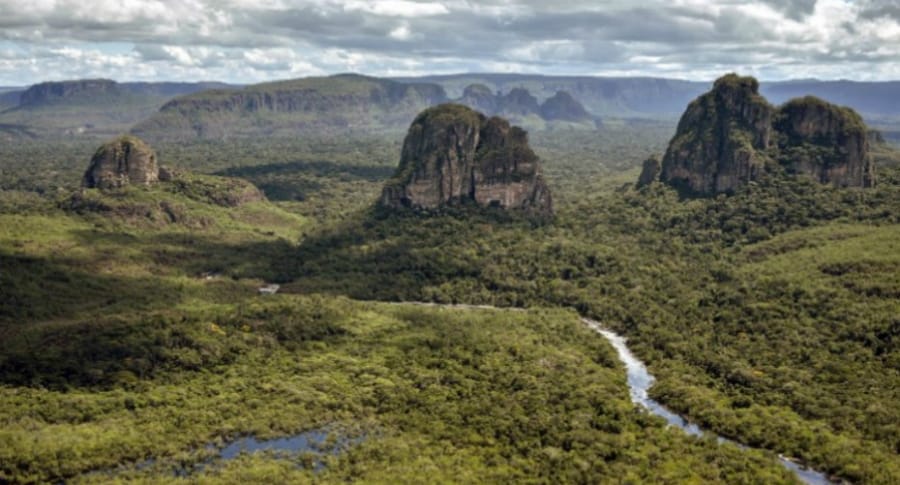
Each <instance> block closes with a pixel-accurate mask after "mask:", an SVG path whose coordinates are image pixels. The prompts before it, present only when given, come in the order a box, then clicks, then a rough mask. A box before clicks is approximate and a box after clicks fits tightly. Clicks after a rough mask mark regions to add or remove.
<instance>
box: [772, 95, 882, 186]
mask: <svg viewBox="0 0 900 485" xmlns="http://www.w3.org/2000/svg"><path fill="white" fill-rule="evenodd" d="M775 130H776V131H777V132H778V134H779V137H778V148H779V151H780V155H779V161H780V162H781V163H782V165H784V166H785V167H786V168H787V169H788V170H789V171H791V172H795V173H806V174H809V175H810V176H812V177H813V178H814V179H816V180H818V181H819V182H822V183H831V184H834V185H837V186H840V187H870V186H872V185H873V184H874V183H875V167H874V164H873V163H872V159H871V157H870V156H869V131H868V129H867V128H866V125H865V123H863V120H862V118H861V117H860V116H859V115H858V114H857V113H856V112H855V111H853V110H852V109H850V108H844V107H841V106H836V105H833V104H830V103H827V102H825V101H823V100H821V99H819V98H816V97H813V96H807V97H805V98H798V99H793V100H791V101H788V102H787V103H785V104H784V105H783V106H781V108H779V110H778V113H777V115H776V116H775Z"/></svg>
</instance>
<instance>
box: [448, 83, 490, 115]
mask: <svg viewBox="0 0 900 485" xmlns="http://www.w3.org/2000/svg"><path fill="white" fill-rule="evenodd" d="M456 102H457V103H459V104H464V105H466V106H468V107H470V108H472V109H474V110H475V111H480V112H482V113H486V114H489V115H490V114H495V113H497V109H498V106H497V105H498V97H497V95H495V94H494V93H493V91H491V88H489V87H487V86H485V85H484V84H471V85H469V86H466V89H465V90H463V95H462V97H461V98H459V100H457V101H456Z"/></svg>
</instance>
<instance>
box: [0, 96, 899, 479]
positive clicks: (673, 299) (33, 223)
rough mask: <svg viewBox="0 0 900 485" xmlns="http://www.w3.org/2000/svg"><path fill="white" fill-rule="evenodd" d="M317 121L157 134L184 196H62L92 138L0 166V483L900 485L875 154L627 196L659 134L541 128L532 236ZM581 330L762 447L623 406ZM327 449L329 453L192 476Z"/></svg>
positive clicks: (392, 145) (383, 145)
mask: <svg viewBox="0 0 900 485" xmlns="http://www.w3.org/2000/svg"><path fill="white" fill-rule="evenodd" d="M468 81H469V80H468V79H467V80H466V82H468ZM707 87H708V85H706V86H705V88H707ZM448 92H449V90H448ZM763 92H765V90H763ZM698 94H699V93H698ZM190 96H195V95H190ZM187 99H188V100H189V99H191V98H190V97H189V98H187ZM585 106H589V104H588V103H585ZM683 109H684V106H681V108H679V111H680V110H683ZM412 111H413V110H412V108H411V109H410V112H412ZM378 113H379V116H381V114H384V115H385V116H387V115H394V114H396V113H393V112H389V111H379V112H378ZM412 114H413V115H414V114H415V113H412ZM228 116H231V114H229V115H228ZM242 116H243V115H242ZM411 121H412V117H411V116H410V118H409V119H407V120H406V125H407V126H408V122H411ZM267 122H268V121H267ZM240 123H243V121H240ZM379 123H380V122H379ZM248 126H249V125H248ZM254 126H257V125H254ZM328 126H329V128H328V129H327V130H324V131H317V130H312V132H303V131H301V133H304V135H303V136H282V135H283V134H279V133H273V134H271V135H270V136H265V137H248V138H242V137H229V138H227V139H218V138H212V139H208V138H203V137H191V138H190V139H166V138H165V137H160V139H153V137H148V138H147V140H148V141H149V146H150V147H152V149H153V150H154V151H155V154H156V156H157V158H158V161H159V164H160V166H166V167H170V168H174V169H175V172H176V173H177V174H179V175H178V177H177V178H175V179H174V180H170V181H159V182H153V183H152V184H148V185H146V186H145V185H142V184H135V183H133V182H132V183H130V184H128V185H126V186H124V187H121V188H118V189H115V190H109V191H103V190H100V189H95V188H82V187H81V183H82V179H83V178H84V175H85V171H86V169H87V168H88V165H89V162H90V161H91V159H92V157H93V156H95V154H96V152H98V146H100V145H101V144H102V143H104V142H106V141H107V139H106V138H99V139H95V138H90V137H83V138H77V137H76V138H72V137H63V138H60V139H31V138H16V141H15V142H14V143H5V144H4V145H3V146H2V150H0V263H2V268H3V270H2V272H0V335H2V339H0V342H2V343H0V396H2V398H0V402H2V405H0V422H2V423H3V426H2V429H0V464H2V465H0V481H3V480H6V481H9V482H12V483H42V482H56V481H66V482H67V483H104V482H108V481H111V480H120V481H134V482H137V483H150V482H153V483H155V482H159V481H171V482H178V481H185V482H187V481H196V482H200V483H222V482H235V481H247V482H273V481H274V482H288V481H293V482H321V483H333V482H347V481H358V482H367V483H388V482H391V483H397V482H416V481H422V480H428V481H435V482H454V483H461V482H462V483H479V482H510V481H515V482H518V481H525V482H534V483H560V482H594V481H600V482H603V481H619V482H622V483H666V482H673V483H685V482H687V483H691V482H694V483H796V482H797V480H798V478H797V476H796V475H794V474H793V473H791V472H789V471H788V470H786V469H785V468H783V467H782V466H781V465H780V464H779V463H778V460H777V455H778V454H781V455H785V456H790V457H795V458H797V459H799V460H801V461H802V462H804V463H808V464H810V465H811V466H812V467H813V468H815V469H816V470H819V471H821V472H823V473H825V474H827V475H829V476H834V477H837V478H838V479H839V480H845V481H847V482H851V483H876V484H877V483H891V482H893V481H896V480H898V479H900V461H898V460H897V453H898V451H900V441H898V438H897V437H898V436H900V427H898V426H900V414H898V413H900V411H898V409H897V406H896V405H895V404H896V402H897V401H898V399H900V395H898V394H897V392H898V389H900V348H898V345H900V339H898V337H897V332H898V328H897V325H898V322H897V320H896V319H897V315H898V314H900V308H898V301H900V280H898V274H900V271H898V268H900V259H898V257H900V248H898V247H897V244H898V242H897V241H898V240H900V238H898V236H900V232H898V227H900V225H898V223H900V220H898V217H900V155H898V154H897V152H896V151H895V150H894V148H893V147H892V146H891V145H890V144H889V143H884V144H873V145H872V154H873V155H874V156H875V157H876V162H875V163H876V165H877V166H876V169H875V170H876V176H877V182H876V183H875V185H874V187H870V188H865V189H863V188H858V187H836V186H833V185H832V184H829V183H818V182H817V181H815V180H812V179H811V178H807V177H802V176H785V175H784V174H783V173H780V172H777V171H776V172H772V173H767V174H766V175H765V176H763V175H760V176H759V177H758V178H754V179H753V180H752V181H749V182H752V183H749V182H748V183H742V184H738V185H735V186H734V187H731V188H730V189H731V190H730V193H729V194H727V195H726V194H717V195H711V196H708V197H686V196H685V195H684V194H683V193H679V191H678V190H677V189H676V188H674V187H671V186H669V185H667V184H666V183H663V182H662V181H653V182H651V183H649V184H648V185H647V186H645V187H642V188H640V189H638V188H636V187H635V182H636V181H637V180H638V176H639V174H640V172H641V165H642V163H643V161H644V160H646V159H647V158H648V157H650V156H651V155H656V156H658V157H660V158H663V157H662V155H663V154H664V153H665V152H666V151H667V147H668V145H669V142H670V139H671V138H672V137H673V135H674V134H675V133H676V126H675V123H674V120H659V119H656V120H653V119H644V120H641V121H640V122H638V121H634V120H631V121H629V120H624V119H613V120H606V121H605V122H603V123H600V124H599V125H598V126H590V127H584V126H572V125H563V124H558V125H553V126H544V127H543V129H537V130H533V131H531V132H530V133H529V134H528V139H527V141H528V144H529V145H530V149H531V150H533V153H534V155H535V156H536V157H537V158H539V159H540V171H541V174H542V177H543V179H544V180H545V182H546V187H547V188H548V189H549V190H550V191H551V192H552V200H553V217H552V218H551V219H547V220H542V219H535V218H533V217H530V216H529V214H527V213H518V212H516V211H507V210H504V209H503V208H502V207H496V206H494V207H492V206H491V204H484V205H486V206H487V207H475V206H473V205H472V204H469V203H461V204H457V205H454V204H450V205H448V206H446V207H445V206H441V207H440V208H434V209H433V210H429V211H427V212H426V213H422V212H417V211H415V210H411V211H405V210H393V209H391V208H389V207H383V206H379V205H378V204H377V201H378V200H379V199H380V197H381V195H382V191H383V190H384V187H385V185H386V184H387V183H388V182H389V180H391V179H392V178H394V177H395V175H396V171H397V170H398V166H399V162H400V160H401V158H402V151H403V146H404V131H403V130H405V129H406V127H407V126H404V127H403V128H402V129H400V130H398V129H396V128H395V127H391V126H389V128H390V129H385V130H380V131H375V132H369V131H361V132H352V133H351V134H350V135H342V134H341V133H342V132H341V131H339V130H338V131H333V130H332V128H333V127H332V125H328ZM282 129H284V130H287V128H285V126H281V127H280V128H279V130H282ZM138 133H140V132H139V131H138ZM504 140H505V138H504ZM889 141H890V138H888V142H889ZM504 143H507V142H504ZM494 148H496V147H494ZM129 150H130V149H129ZM475 151H476V152H477V150H475ZM761 152H762V149H761ZM513 159H515V157H513V158H510V159H509V160H513ZM773 159H774V157H773ZM472 160H474V161H475V162H477V163H485V164H488V165H487V166H490V167H506V165H505V164H504V163H505V162H504V160H507V159H506V158H504V157H503V156H500V155H496V154H494V156H493V158H491V157H483V158H479V156H473V158H472ZM448 163H449V162H448ZM497 170H501V169H500V168H497ZM503 170H506V169H505V168H503ZM517 170H518V168H517ZM160 173H162V172H160ZM429 173H430V172H429ZM485 173H487V172H485ZM503 173H507V172H503ZM522 173H527V174H530V173H531V172H522ZM509 174H510V175H509V177H510V178H509V180H513V181H516V182H518V181H520V179H521V178H522V175H521V173H520V172H516V171H513V172H509ZM160 178H162V177H160ZM504 180H506V179H504ZM248 182H249V183H252V184H253V185H255V186H256V187H258V188H259V189H260V191H261V193H262V194H263V195H264V196H265V197H264V198H256V197H252V198H251V199H250V200H246V201H245V200H244V197H243V196H238V195H239V194H246V193H247V192H246V191H247V190H250V189H249V188H248V185H249V184H248ZM476 192H477V191H476ZM476 200H477V198H476ZM234 201H240V203H234ZM270 283H276V284H279V285H280V289H279V291H278V293H277V294H275V295H265V296H263V295H260V294H259V291H258V290H259V288H260V287H262V286H263V285H266V284H270ZM412 302H432V303H434V304H436V306H425V305H416V304H413V303H412ZM453 304H468V305H490V306H494V307H498V308H496V309H487V308H480V309H479V308H470V309H463V308H458V307H455V308H454V307H443V306H441V305H453ZM522 310H525V311H522ZM581 317H587V318H591V319H594V320H597V321H600V322H602V323H603V324H604V326H606V327H608V328H609V329H611V330H614V331H616V332H618V333H619V334H621V335H623V336H625V337H627V338H628V344H629V347H630V348H631V350H632V351H633V352H634V354H636V355H637V356H638V357H639V358H640V359H641V360H643V361H644V362H645V363H646V365H647V367H648V369H649V371H650V372H651V373H652V374H653V375H654V376H655V377H656V383H655V385H654V386H653V387H651V388H650V397H651V398H652V399H655V400H656V401H658V402H660V403H663V404H664V405H665V406H667V407H668V408H670V409H672V410H673V411H675V412H678V413H680V414H682V415H684V416H687V417H689V418H690V419H691V420H692V421H693V422H696V423H698V424H700V425H701V426H703V427H704V428H706V429H709V430H711V431H712V432H714V433H716V434H718V435H721V436H725V437H727V438H729V439H732V440H735V441H736V442H740V443H745V444H747V445H749V446H751V447H753V448H759V449H760V450H767V451H760V450H751V449H741V448H739V447H737V446H735V445H733V444H728V443H719V442H718V441H717V440H716V439H715V438H714V437H712V436H708V437H694V436H689V435H687V434H685V433H683V432H681V430H679V429H677V428H672V427H668V426H667V423H666V421H665V420H663V419H662V418H658V417H655V416H653V415H651V414H648V413H646V412H643V411H641V410H640V408H638V407H635V406H634V405H633V403H632V402H631V399H630V397H629V389H628V386H627V381H626V373H625V368H624V367H623V366H622V365H621V363H620V361H619V359H618V357H617V354H616V351H615V349H614V348H613V347H612V346H611V345H609V344H608V343H607V342H606V341H605V340H604V339H602V338H600V337H599V336H598V335H596V334H595V333H593V331H592V330H590V329H589V328H587V327H586V326H584V324H583V323H582V322H581V320H580V318H581ZM323 429H324V430H327V434H328V437H327V438H326V444H325V445H323V446H322V448H323V452H322V453H317V452H315V451H304V452H301V453H300V454H296V455H283V454H279V453H276V452H263V453H255V454H242V455H238V456H237V457H236V458H234V459H232V460H213V461H211V462H209V461H208V460H210V459H211V458H213V457H215V456H216V455H217V454H218V448H220V447H224V446H225V445H226V444H228V443H230V442H232V441H233V440H235V439H238V438H240V437H254V438H256V439H260V440H265V439H271V438H278V437H284V436H290V435H295V434H298V433H304V432H309V431H316V430H323ZM335 443H337V444H338V445H337V446H339V447H340V452H339V453H330V452H325V451H324V450H328V449H330V446H331V445H332V444H335ZM341 443H343V444H341ZM210 444H212V445H213V447H212V448H210V447H208V445H210ZM147 460H152V461H151V462H149V464H146V465H143V466H137V465H138V464H142V463H145V462H147ZM200 463H210V464H209V465H205V466H203V467H197V466H196V465H197V464H200ZM186 471H190V473H189V474H188V473H187V472H186Z"/></svg>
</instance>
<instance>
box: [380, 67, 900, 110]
mask: <svg viewBox="0 0 900 485" xmlns="http://www.w3.org/2000/svg"><path fill="white" fill-rule="evenodd" d="M394 79H396V80H398V81H404V82H432V83H436V84H439V85H441V86H442V87H443V88H444V89H445V90H446V91H447V93H448V95H449V96H451V97H458V96H461V95H462V93H463V90H464V89H465V88H466V87H467V86H470V85H472V84H480V85H482V86H484V87H486V88H487V89H489V90H491V91H493V92H497V91H502V92H508V91H510V90H512V89H514V88H516V87H521V88H525V89H527V90H528V91H529V92H531V93H532V94H533V95H534V96H536V97H537V99H538V100H539V101H541V100H545V99H547V98H549V97H551V96H553V95H555V94H556V93H557V92H558V91H566V92H568V93H570V94H571V95H572V97H573V98H575V99H576V100H578V101H579V102H580V103H581V104H583V105H584V106H585V108H587V110H588V111H590V112H591V113H592V114H593V115H595V116H600V117H637V118H641V117H650V118H658V117H662V118H671V119H675V118H677V117H678V116H679V115H680V114H681V113H682V111H683V110H684V107H685V106H687V105H688V104H689V103H690V102H691V101H693V100H694V99H695V98H697V97H698V96H700V95H701V94H703V93H705V92H706V91H707V90H709V89H710V87H711V86H712V84H713V82H712V81H684V80H678V79H666V78H652V77H593V76H545V75H536V74H500V73H480V74H479V73H473V74H451V75H438V76H421V77H403V78H394ZM762 94H763V95H764V96H765V97H766V98H768V99H769V100H770V101H771V102H773V103H776V104H780V103H784V102H786V101H788V100H789V99H792V98H796V97H803V96H808V95H812V96H816V97H819V98H822V99H826V100H828V101H829V102H831V103H835V104H839V105H845V106H849V107H851V108H853V109H855V110H856V111H858V112H860V113H862V114H863V115H864V116H865V117H867V118H900V81H877V82H876V81H872V82H866V81H847V80H837V81H822V80H816V79H803V80H789V81H775V82H766V83H764V85H763V87H762Z"/></svg>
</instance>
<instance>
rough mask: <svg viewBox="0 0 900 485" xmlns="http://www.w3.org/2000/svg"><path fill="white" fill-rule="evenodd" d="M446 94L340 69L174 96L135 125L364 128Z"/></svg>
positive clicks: (218, 131)
mask: <svg viewBox="0 0 900 485" xmlns="http://www.w3.org/2000/svg"><path fill="white" fill-rule="evenodd" d="M445 100H446V95H445V94H444V91H443V90H442V89H441V88H440V87H438V86H436V85H431V84H404V83H398V82H394V81H388V80H384V79H378V78H373V77H366V76H359V75H352V74H344V75H338V76H331V77H322V78H306V79H298V80H291V81H281V82H274V83H266V84H257V85H253V86H248V87H245V88H243V89H241V90H238V91H222V90H213V91H205V92H201V93H197V94H193V95H188V96H183V97H180V98H176V99H174V100H172V101H170V102H168V103H166V105H165V106H163V107H162V108H161V109H160V110H159V113H157V114H155V115H153V116H152V117H150V118H149V119H147V120H145V121H143V122H141V123H139V124H137V125H136V126H135V127H134V128H133V130H132V131H133V132H134V133H135V134H137V135H139V136H142V137H144V138H147V139H149V140H151V141H152V140H161V139H192V138H198V137H199V138H206V139H227V138H229V137H239V138H240V137H250V136H294V135H296V134H297V133H299V132H305V133H320V134H321V133H331V134H334V133H337V132H340V133H344V134H347V135H352V134H354V133H366V132H372V131H384V130H386V129H397V127H400V126H404V125H408V124H409V122H410V121H412V119H413V118H414V117H415V115H416V114H417V113H418V112H419V111H421V110H422V109H424V108H426V107H428V106H431V105H433V104H437V103H440V102H443V101H445Z"/></svg>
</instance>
